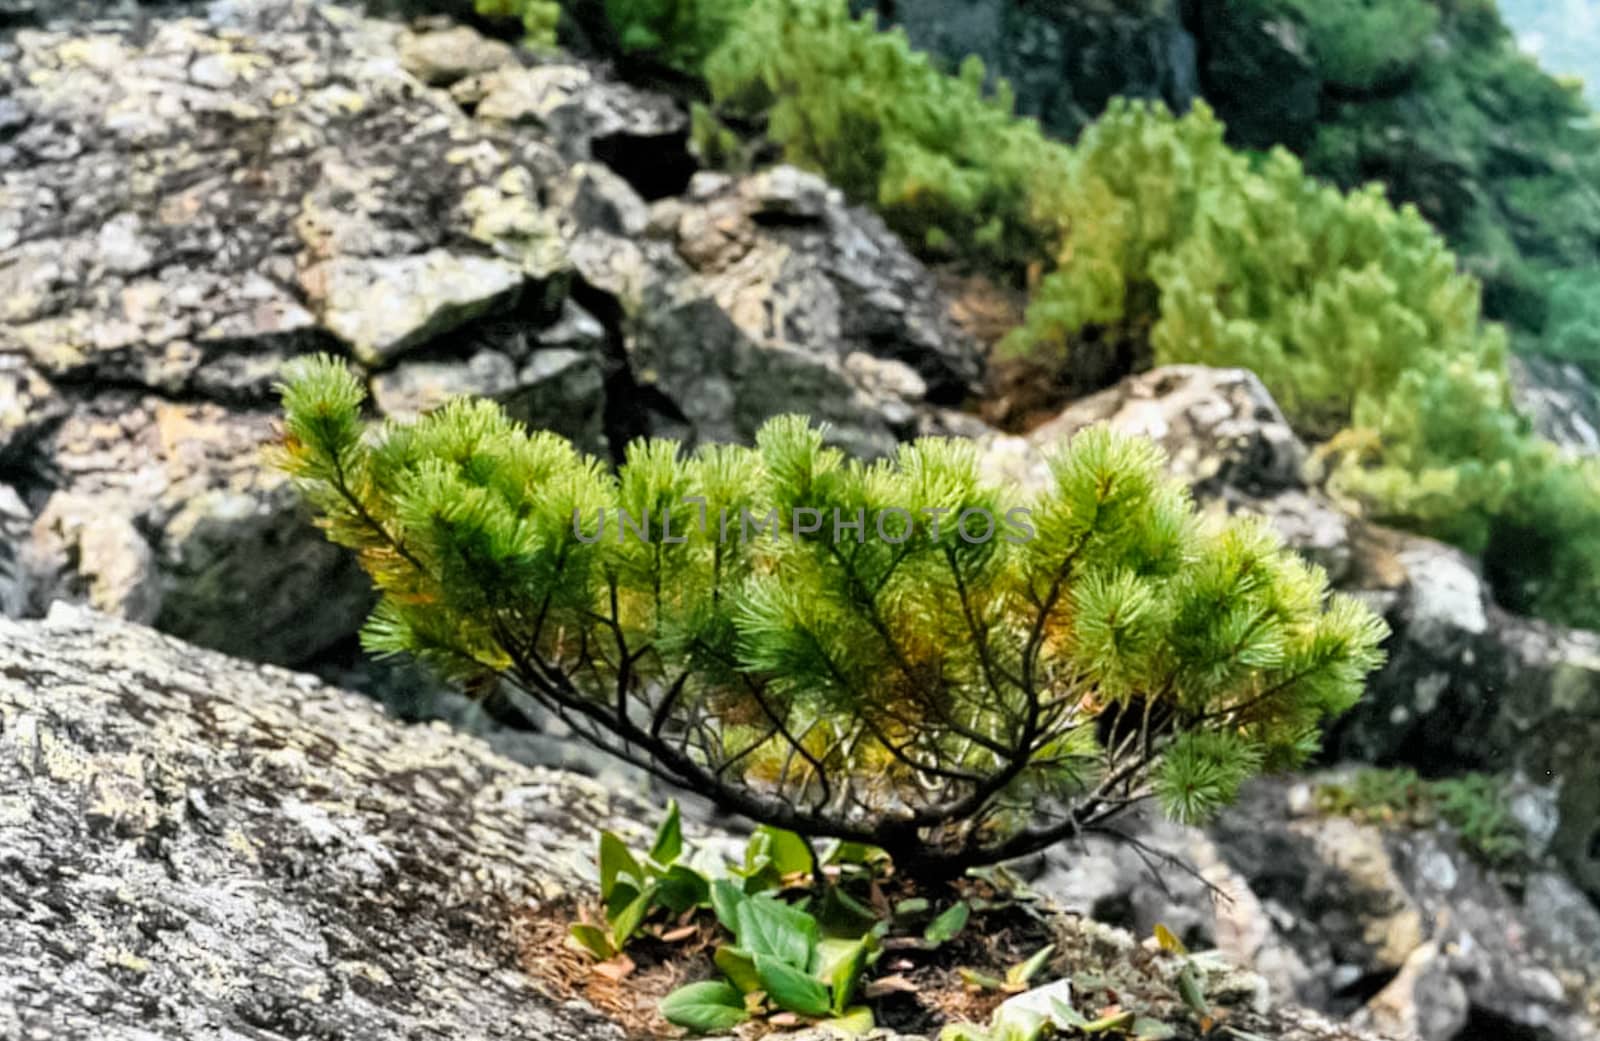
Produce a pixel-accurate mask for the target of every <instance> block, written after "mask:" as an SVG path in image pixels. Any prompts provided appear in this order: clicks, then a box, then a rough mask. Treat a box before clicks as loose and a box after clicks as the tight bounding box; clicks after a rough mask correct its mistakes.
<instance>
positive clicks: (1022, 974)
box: [1006, 943, 1056, 987]
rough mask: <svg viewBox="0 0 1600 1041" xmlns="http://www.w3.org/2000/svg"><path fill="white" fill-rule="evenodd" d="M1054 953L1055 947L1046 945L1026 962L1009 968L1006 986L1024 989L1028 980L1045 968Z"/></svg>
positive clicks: (1050, 944)
mask: <svg viewBox="0 0 1600 1041" xmlns="http://www.w3.org/2000/svg"><path fill="white" fill-rule="evenodd" d="M1055 952H1056V945H1055V944H1053V943H1047V944H1045V945H1044V946H1043V947H1041V948H1039V950H1038V951H1036V952H1035V953H1034V955H1033V957H1031V958H1029V959H1028V960H1027V961H1025V962H1019V963H1018V964H1016V965H1013V966H1011V968H1009V969H1007V970H1006V985H1007V986H1011V987H1026V986H1027V985H1028V981H1029V980H1032V979H1033V978H1034V977H1035V976H1037V975H1039V970H1041V969H1043V968H1044V967H1045V965H1046V964H1047V963H1048V962H1049V961H1050V955H1052V954H1054V953H1055Z"/></svg>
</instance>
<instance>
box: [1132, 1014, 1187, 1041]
mask: <svg viewBox="0 0 1600 1041" xmlns="http://www.w3.org/2000/svg"><path fill="white" fill-rule="evenodd" d="M1133 1036H1134V1037H1135V1038H1136V1039H1137V1041H1171V1039H1172V1038H1175V1037H1177V1036H1178V1031H1177V1030H1176V1029H1175V1028H1174V1027H1173V1026H1172V1025H1171V1024H1170V1023H1163V1022H1161V1020H1159V1019H1151V1018H1150V1017H1149V1016H1141V1017H1139V1018H1138V1019H1135V1020H1134V1021H1133Z"/></svg>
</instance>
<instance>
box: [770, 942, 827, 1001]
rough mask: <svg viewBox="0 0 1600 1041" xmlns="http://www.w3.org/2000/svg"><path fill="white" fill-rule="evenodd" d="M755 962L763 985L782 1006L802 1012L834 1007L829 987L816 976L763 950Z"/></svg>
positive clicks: (773, 999)
mask: <svg viewBox="0 0 1600 1041" xmlns="http://www.w3.org/2000/svg"><path fill="white" fill-rule="evenodd" d="M755 965H756V976H757V978H759V979H760V980H761V989H762V990H764V991H766V992H767V997H769V998H771V999H772V1003H773V1004H774V1005H777V1006H778V1007H779V1008H784V1009H788V1010H789V1011H790V1012H798V1013H800V1014H801V1015H802V1016H826V1015H828V1013H830V1012H832V1011H833V1009H832V1007H831V1006H830V1005H829V1003H828V988H826V987H824V986H823V985H822V984H821V983H819V982H818V981H817V980H816V979H815V978H814V977H812V976H810V975H808V974H806V973H805V972H802V971H801V970H799V969H797V968H795V967H794V966H793V965H790V964H788V963H786V962H784V961H782V960H780V959H778V958H775V957H773V956H772V955H770V954H763V953H761V952H759V951H758V952H756V955H755Z"/></svg>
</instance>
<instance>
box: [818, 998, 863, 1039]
mask: <svg viewBox="0 0 1600 1041" xmlns="http://www.w3.org/2000/svg"><path fill="white" fill-rule="evenodd" d="M817 1026H819V1027H822V1028H823V1029H824V1030H831V1031H833V1032H834V1033H836V1034H839V1035H841V1036H843V1037H862V1036H863V1035H866V1034H870V1033H872V1029H873V1028H874V1027H875V1026H877V1023H875V1022H874V1021H873V1018H872V1010H871V1009H870V1008H867V1007H866V1006H865V1005H857V1006H856V1007H855V1008H852V1009H847V1010H846V1011H844V1012H843V1013H841V1014H840V1015H837V1016H834V1017H833V1018H832V1019H824V1020H823V1021H822V1022H821V1023H818V1024H817Z"/></svg>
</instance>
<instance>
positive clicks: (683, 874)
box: [656, 864, 711, 914]
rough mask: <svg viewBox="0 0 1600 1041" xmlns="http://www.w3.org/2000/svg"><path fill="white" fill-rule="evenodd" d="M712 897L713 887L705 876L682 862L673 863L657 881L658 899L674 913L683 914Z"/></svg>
mask: <svg viewBox="0 0 1600 1041" xmlns="http://www.w3.org/2000/svg"><path fill="white" fill-rule="evenodd" d="M710 897H711V887H710V885H709V884H707V882H706V880H705V877H704V876H702V875H701V874H700V873H699V872H698V871H694V870H691V869H689V868H686V867H684V866H683V865H682V864H674V865H672V867H670V868H668V869H667V873H666V874H665V875H662V876H661V878H660V880H659V881H657V882H656V901H657V902H658V903H660V904H661V906H662V907H665V908H666V909H667V910H668V911H671V912H672V913H673V914H682V913H683V912H685V911H687V910H688V909H689V908H691V907H697V906H699V905H700V904H703V903H705V902H706V901H707V900H709V899H710Z"/></svg>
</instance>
